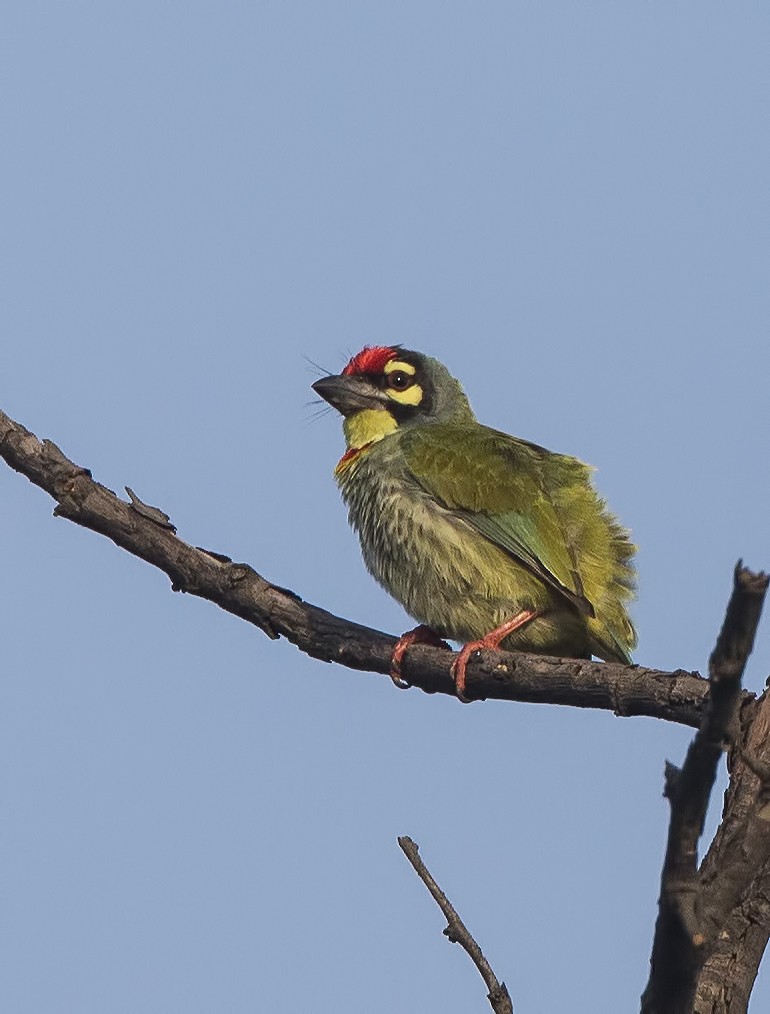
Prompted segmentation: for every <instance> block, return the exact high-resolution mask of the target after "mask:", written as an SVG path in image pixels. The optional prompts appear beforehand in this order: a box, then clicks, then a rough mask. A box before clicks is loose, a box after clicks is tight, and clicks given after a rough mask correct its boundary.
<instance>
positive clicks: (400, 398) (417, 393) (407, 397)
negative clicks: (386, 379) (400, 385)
mask: <svg viewBox="0 0 770 1014" xmlns="http://www.w3.org/2000/svg"><path fill="white" fill-rule="evenodd" d="M386 394H387V396H388V397H389V398H392V399H393V401H397V402H398V403H399V405H419V404H420V402H421V401H422V388H421V387H420V385H419V384H412V385H411V386H410V387H407V389H406V390H405V391H394V390H393V388H392V387H389V388H388V390H387V391H386Z"/></svg>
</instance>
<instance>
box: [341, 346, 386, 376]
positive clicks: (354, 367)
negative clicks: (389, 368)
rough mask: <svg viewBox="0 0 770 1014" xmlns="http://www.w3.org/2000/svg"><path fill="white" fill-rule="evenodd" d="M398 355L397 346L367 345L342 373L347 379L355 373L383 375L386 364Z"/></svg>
mask: <svg viewBox="0 0 770 1014" xmlns="http://www.w3.org/2000/svg"><path fill="white" fill-rule="evenodd" d="M397 353H398V346H397V345H366V346H365V347H364V348H362V349H361V351H360V352H359V353H358V355H355V356H353V358H352V359H351V360H350V362H349V363H348V365H347V366H346V367H345V369H344V370H343V371H342V373H343V375H344V376H346V377H349V376H351V375H353V374H355V373H382V371H383V370H384V369H385V364H386V363H389V362H390V360H391V359H395V357H396V354H397Z"/></svg>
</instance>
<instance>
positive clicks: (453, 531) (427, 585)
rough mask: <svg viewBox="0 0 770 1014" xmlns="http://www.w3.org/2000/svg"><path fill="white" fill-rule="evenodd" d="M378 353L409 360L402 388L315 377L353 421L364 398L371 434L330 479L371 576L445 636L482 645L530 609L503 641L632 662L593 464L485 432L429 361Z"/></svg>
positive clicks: (623, 559) (621, 573)
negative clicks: (352, 395)
mask: <svg viewBox="0 0 770 1014" xmlns="http://www.w3.org/2000/svg"><path fill="white" fill-rule="evenodd" d="M377 351H379V350H377ZM383 351H392V353H393V355H392V356H391V359H393V357H395V358H396V365H397V364H398V363H399V362H402V363H405V364H407V365H408V366H411V367H413V370H412V373H410V374H408V375H407V376H406V379H407V381H409V382H410V383H409V386H408V387H407V388H406V389H405V390H404V391H401V390H391V389H390V388H389V387H388V386H387V385H388V384H389V383H390V382H391V381H390V380H388V377H387V375H383V376H385V383H383V382H382V380H381V379H380V378H379V377H378V376H377V375H375V374H374V373H365V372H363V371H361V372H359V373H357V374H353V375H352V376H351V375H347V376H342V377H340V378H328V379H327V380H326V381H321V382H319V384H318V385H317V390H318V391H319V393H321V394H323V395H324V397H327V398H328V400H329V401H331V403H332V404H335V405H336V407H337V408H339V409H340V410H341V411H343V414H345V415H346V417H347V419H346V421H347V422H348V423H349V422H350V420H351V418H354V419H355V418H356V417H357V413H360V412H361V407H360V402H361V397H362V392H363V391H364V390H365V389H366V390H368V392H369V397H370V399H371V403H370V404H367V406H366V411H368V412H370V413H372V416H371V419H369V418H368V417H367V425H368V427H369V429H370V431H371V433H372V434H375V435H374V437H373V438H372V439H371V441H370V442H369V441H368V440H367V441H362V444H363V446H362V449H361V450H360V451H359V453H357V454H356V453H355V450H353V451H350V452H349V454H350V455H351V457H350V460H344V461H343V462H342V463H341V464H340V466H339V467H338V472H337V479H338V482H339V485H340V489H341V491H342V495H343V498H344V499H345V501H346V503H347V505H348V509H349V516H350V520H351V523H352V524H353V526H354V527H355V528H356V529H357V530H358V532H359V536H360V539H361V546H362V550H363V555H364V559H365V562H366V564H367V566H368V568H369V570H370V571H371V572H372V574H373V575H374V576H375V577H376V578H377V580H378V581H380V583H381V584H383V585H384V587H385V588H387V590H388V591H389V592H390V593H391V594H392V595H393V596H394V597H395V598H397V599H398V600H399V601H400V602H402V603H403V605H404V606H405V608H406V609H407V611H408V612H409V613H410V614H411V615H412V616H414V617H415V618H416V619H417V620H418V621H419V622H421V623H424V624H426V625H427V626H430V627H431V628H433V629H434V630H435V631H436V632H437V633H439V634H440V635H441V636H443V637H449V638H452V639H454V640H459V641H471V640H477V639H480V638H482V637H483V636H484V635H485V634H487V633H488V632H489V631H491V630H492V629H494V628H495V627H497V626H499V625H500V624H502V623H503V622H505V621H506V620H509V619H510V618H511V617H512V616H515V615H516V614H517V613H519V612H521V611H522V610H525V609H532V610H535V611H537V613H538V614H539V615H538V617H537V618H536V619H535V620H533V621H532V622H530V623H528V624H527V625H525V626H524V627H522V628H521V629H520V630H517V631H515V632H514V633H513V634H511V635H510V636H509V637H508V638H507V639H506V641H504V642H503V644H504V646H505V647H508V648H510V649H512V650H520V651H536V652H540V653H544V654H554V655H565V656H572V657H587V656H589V655H591V654H594V655H597V656H599V657H600V658H604V659H606V660H608V661H609V660H613V661H630V652H631V650H632V649H633V648H634V646H635V644H636V635H635V632H634V628H633V626H632V624H631V622H630V620H629V618H628V615H627V612H626V605H627V602H628V601H629V599H631V598H632V597H633V590H634V569H633V566H632V557H633V554H634V546H633V545H632V544H631V543H630V541H629V538H628V533H627V532H626V531H625V529H623V528H622V527H621V526H620V525H619V524H618V523H617V521H616V520H615V518H614V517H613V516H612V515H611V514H610V513H609V512H608V510H607V508H606V506H605V504H604V502H603V501H602V500H601V499H600V498H599V496H598V495H597V493H596V492H595V490H594V489H593V487H592V486H591V482H590V468H589V467H588V466H587V465H585V464H583V463H582V462H580V461H578V460H577V459H575V458H572V457H568V456H566V455H561V454H554V453H551V452H550V451H547V450H545V449H544V448H542V447H538V446H536V445H534V444H531V443H528V442H526V441H524V440H519V439H517V438H515V437H511V436H508V435H507V434H505V433H501V432H498V431H496V430H492V429H489V428H488V427H486V426H482V425H481V424H480V423H478V422H477V421H476V419H475V417H474V415H473V413H472V412H471V409H470V406H469V405H468V402H467V399H466V398H465V396H464V394H463V393H462V391H461V389H460V387H459V385H458V384H457V382H456V381H455V380H454V379H453V378H452V377H451V376H450V375H449V374H448V372H447V371H446V369H445V367H443V366H442V365H441V364H440V363H438V362H437V361H436V360H433V359H430V358H428V357H427V356H422V355H420V354H419V353H413V352H406V351H404V350H401V349H393V350H383ZM358 358H359V357H357V359H358ZM356 361H357V360H353V361H352V362H356ZM391 376H392V373H391ZM324 385H325V386H324ZM335 385H336V386H335ZM366 385H368V388H367V387H366ZM333 387H334V392H333V393H332V388H333ZM415 389H416V390H415ZM351 391H354V392H355V394H356V397H355V398H353V402H354V404H350V403H349V398H348V401H346V398H345V396H348V395H349V394H350V392H351ZM410 391H411V392H412V393H411V394H410V393H409V392H410ZM340 392H342V394H340ZM406 398H411V399H412V400H413V401H414V399H417V400H416V402H414V403H409V402H408V401H406ZM376 413H384V414H385V415H387V417H388V418H387V420H386V419H385V415H383V416H382V427H381V432H379V431H378V430H377V419H378V415H377V414H376ZM393 419H395V420H396V426H395V428H394V426H393ZM346 429H347V431H348V432H351V431H352V430H353V429H354V427H347V428H346ZM378 433H379V435H378ZM354 446H355V445H354Z"/></svg>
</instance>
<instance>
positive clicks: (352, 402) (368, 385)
mask: <svg viewBox="0 0 770 1014" xmlns="http://www.w3.org/2000/svg"><path fill="white" fill-rule="evenodd" d="M312 386H313V390H314V391H315V393H316V394H320V395H321V397H322V398H323V399H324V401H328V402H329V404H330V405H332V406H333V407H334V408H336V409H337V411H338V412H340V413H341V414H342V415H344V416H349V415H355V413H356V412H361V411H362V410H363V409H366V408H380V409H382V408H385V407H386V405H387V404H388V401H387V398H386V396H385V395H384V394H383V393H382V391H381V390H380V389H379V387H376V386H375V385H374V384H373V383H372V382H371V380H367V379H366V377H357V376H352V377H346V376H345V375H344V374H343V375H340V376H339V377H321V379H320V380H316V382H315V384H313V385H312Z"/></svg>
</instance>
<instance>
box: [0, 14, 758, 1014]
mask: <svg viewBox="0 0 770 1014" xmlns="http://www.w3.org/2000/svg"><path fill="white" fill-rule="evenodd" d="M2 19H3V27H2V32H0V50H1V52H0V56H1V58H2V66H3V86H2V118H3V149H4V155H3V160H2V166H1V167H0V176H1V177H2V186H1V187H0V193H1V194H2V203H3V221H4V226H3V243H2V246H3V272H2V273H3V290H4V291H3V296H2V301H1V306H0V313H1V314H2V334H3V348H4V355H3V363H2V371H1V372H0V407H2V408H3V409H4V410H5V411H6V412H8V413H9V414H10V415H11V416H12V417H14V418H17V419H19V420H20V421H21V422H23V423H24V424H25V425H26V426H28V427H29V428H30V429H32V430H33V431H35V432H36V433H37V434H38V435H39V436H41V437H49V438H51V439H53V440H55V441H56V442H57V443H58V444H59V445H60V446H61V447H62V448H63V449H64V451H65V452H66V453H67V454H69V455H70V456H71V457H72V458H74V460H76V461H77V462H78V463H80V464H82V465H84V466H87V467H89V468H91V469H92V471H93V473H94V476H95V477H96V478H97V479H98V480H100V481H101V482H103V483H105V484H106V485H107V486H109V487H110V488H112V489H115V490H116V491H120V490H122V488H123V486H124V485H126V484H128V485H130V486H131V487H132V488H133V489H134V490H135V491H136V492H137V494H138V495H139V496H140V497H142V498H143V499H144V500H146V501H148V502H150V503H153V504H157V505H159V506H161V507H162V508H163V509H164V510H166V511H167V512H168V513H169V514H170V515H171V516H172V518H173V520H174V521H175V523H176V524H177V526H178V528H179V534H180V535H181V536H182V537H183V538H184V539H186V540H188V541H190V542H192V543H194V544H196V545H201V546H205V547H207V548H211V549H215V550H217V551H219V552H223V553H227V554H228V555H230V556H232V557H233V558H235V559H238V560H244V561H248V562H249V563H251V564H252V565H254V566H255V567H256V568H257V569H258V570H259V571H260V572H261V573H263V574H264V575H265V576H266V577H267V578H269V579H271V580H274V581H276V582H278V583H280V584H282V585H285V586H288V587H290V588H293V589H294V590H295V591H297V592H298V593H299V594H301V595H302V596H303V597H304V598H307V599H309V600H310V601H314V602H317V603H319V604H322V605H324V606H325V607H326V608H329V609H331V610H333V611H335V612H338V613H340V614H341V615H344V616H348V617H350V618H352V619H355V620H357V621H360V622H363V623H368V624H371V625H373V626H377V627H379V628H381V629H385V630H389V631H392V632H393V633H400V632H401V631H403V630H404V629H407V628H408V627H409V626H411V622H410V620H409V618H408V617H406V616H405V615H404V613H403V612H402V610H401V609H400V608H399V607H398V606H397V605H396V603H394V602H392V601H391V600H390V599H389V598H388V597H387V596H386V594H385V593H384V592H382V591H381V590H380V589H379V588H377V587H376V585H374V583H373V582H372V580H371V579H370V578H369V576H368V575H367V574H366V572H365V570H364V567H363V564H362V563H361V560H360V556H359V552H358V547H357V543H356V540H355V538H354V536H353V535H352V533H351V532H350V531H349V530H348V528H347V524H346V520H345V513H344V510H343V507H342V505H341V503H340V502H339V498H338V494H337V491H336V489H335V487H334V483H333V481H332V477H331V472H332V469H333V466H334V463H335V461H336V460H337V457H338V456H339V454H340V452H341V448H342V438H341V434H340V431H339V426H338V421H337V419H336V418H335V417H332V416H329V417H326V418H322V419H319V420H315V421H313V420H312V419H311V416H312V409H311V408H309V407H308V406H307V403H308V402H309V401H310V400H311V398H312V392H311V391H310V390H309V385H310V383H311V382H312V381H313V379H314V378H315V375H316V374H315V373H314V371H313V370H312V369H310V368H309V367H308V364H307V362H306V359H305V357H310V358H311V359H313V360H315V361H316V362H319V363H321V364H322V365H323V366H324V367H326V368H327V369H329V370H331V371H336V370H338V369H339V368H340V367H341V365H342V364H343V363H344V361H345V360H346V359H347V357H348V356H349V354H351V353H352V352H355V351H357V350H358V349H359V348H360V347H361V346H362V345H363V344H365V343H391V342H403V343H404V344H405V345H407V346H408V347H411V348H416V349H419V350H421V351H424V352H428V353H430V354H432V355H435V356H436V357H438V358H440V359H441V360H442V361H444V362H446V363H447V364H448V365H449V367H450V368H451V370H452V371H453V372H454V373H455V375H457V376H458V377H459V378H461V380H462V382H463V384H464V385H465V388H466V390H467V392H468V394H469V396H470V398H471V401H472V403H473V405H474V408H475V409H476V412H477V414H478V415H479V417H480V418H481V419H482V420H483V421H484V422H486V423H488V424H490V425H493V426H496V427H498V428H500V429H504V430H506V431H508V432H511V433H515V434H517V435H520V436H523V437H526V438H528V439H532V440H535V441H537V442H538V443H540V444H544V445H545V446H548V447H551V448H553V449H554V450H559V451H564V452H569V453H573V454H575V455H577V456H579V457H581V458H583V459H585V460H587V461H589V462H591V463H592V464H594V465H596V466H597V467H598V472H597V476H596V482H597V485H598V486H599V488H600V489H601V490H602V492H603V493H604V494H605V495H606V496H607V498H608V499H609V501H610V503H611V505H612V506H613V508H614V509H615V510H616V511H617V513H618V514H619V515H620V517H621V518H622V519H623V521H624V522H625V523H626V524H628V525H629V526H630V527H631V528H632V529H633V531H634V536H635V539H636V541H637V542H638V543H639V546H640V552H639V574H640V594H639V600H638V602H637V604H636V606H635V609H634V617H635V620H636V622H637V625H638V627H639V631H640V644H639V649H638V652H637V660H638V661H640V662H642V663H644V664H647V665H651V666H657V667H660V668H676V667H679V666H681V667H683V668H688V669H689V668H701V669H702V668H703V667H704V666H705V663H706V660H707V657H708V654H709V652H710V651H711V648H712V646H713V643H714V640H715V636H716V633H717V630H718V627H719V624H720V622H721V619H722V615H723V610H724V605H725V603H726V601H727V597H728V594H729V589H730V579H731V571H732V567H733V565H734V563H735V560H736V559H737V558H738V557H739V556H742V557H743V558H744V560H745V561H746V563H747V564H748V565H750V566H753V567H755V568H761V567H765V568H767V567H768V566H769V565H770V544H769V542H768V522H767V503H768V499H770V477H769V475H768V469H767V459H768V422H767V405H768V394H767V383H768V381H767V378H768V374H769V373H770V354H769V353H768V321H769V320H770V305H769V303H770V298H769V297H768V286H767V275H768V266H769V264H770V230H769V228H768V227H769V225H770V221H769V216H768V210H769V209H768V205H769V203H770V197H769V190H768V185H767V181H768V179H770V132H768V129H767V108H768V86H770V62H769V61H768V59H767V44H768V35H769V33H770V14H769V13H768V11H767V10H766V8H764V7H762V6H761V5H758V4H735V5H729V6H728V5H724V4H716V3H701V4H692V3H684V4H678V5H666V4H660V3H645V4H641V3H637V4H633V3H629V4H610V3H592V4H590V5H589V4H582V3H577V4H576V3H538V4H534V3H532V4H523V3H507V4H502V3H482V4H469V3H468V4H461V3H454V2H449V3H423V2H417V3H410V4H400V3H387V4H385V3H361V4H350V3H348V4H343V3H318V4H307V3H281V4H278V3H235V2H223V3H218V4H213V3H212V4H201V3H195V2H191V3H184V4H182V3H160V4H159V3H153V4H150V3H144V2H137V3H132V4H130V5H129V4H117V3H109V2H104V3H94V2H81V3H75V2H72V3H52V2H30V3H23V4H14V5H6V7H5V9H4V12H3V15H2ZM51 511H52V502H51V501H50V500H49V499H48V498H47V497H46V496H45V494H43V493H42V492H41V491H39V490H37V489H35V488H34V487H32V486H31V485H30V484H28V483H27V482H26V480H24V479H22V478H21V477H19V476H17V475H15V474H14V473H12V472H10V470H8V469H7V468H5V467H3V468H0V520H1V522H2V523H1V524H0V563H1V564H2V573H3V580H2V582H0V607H1V609H2V617H3V663H4V664H3V676H2V696H3V705H2V708H1V709H0V772H2V774H0V792H1V796H0V799H1V801H2V811H3V813H4V815H5V818H6V819H5V821H4V830H3V835H2V837H3V847H2V852H3V861H2V864H1V865H2V870H1V871H0V884H1V890H2V897H3V906H2V907H3V917H2V920H0V932H2V936H3V939H2V941H0V953H2V954H3V965H4V970H3V974H2V976H0V1007H2V1009H3V1010H8V1011H14V1012H18V1014H26V1012H34V1014H38V1012H41V1011H57V1012H77V1014H90V1012H94V1014H96V1012H103V1011H127V1012H128V1011H132V1012H133V1011H142V1012H158V1014H160V1012H168V1011H172V1010H179V1011H185V1012H207V1011H215V1010H216V1011H228V1012H240V1011H244V1012H246V1011H254V1010H271V1011H281V1012H289V1014H294V1012H305V1011H310V1010H312V1011H318V1012H326V1011H328V1012H331V1011H334V1012H348V1011H350V1012H354V1011H355V1012H359V1011H361V1010H366V1011H367V1014H379V1012H383V1014H384V1012H391V1011H393V1010H402V1011H415V1012H416V1011H426V1010H434V1009H441V1010H443V1011H446V1012H448V1014H454V1012H458V1014H459V1012H466V1011H469V1010H479V1011H481V1010H484V1009H485V1004H486V1001H485V999H484V991H483V985H482V983H481V980H480V979H479V977H478V975H477V973H476V971H475V969H473V967H472V966H471V964H470V962H469V961H468V959H467V957H466V956H465V955H464V954H463V953H462V952H461V951H460V950H459V949H458V948H454V947H452V946H450V945H449V944H448V943H447V942H446V940H445V938H443V937H442V935H441V929H442V927H443V922H442V919H441V917H440V914H439V912H438V910H437V909H436V908H435V905H434V904H433V902H432V901H431V900H430V898H429V897H428V895H427V893H426V892H425V890H424V888H423V887H422V885H420V884H419V882H418V881H417V880H416V878H415V876H414V874H413V873H412V871H411V869H410V868H409V866H408V865H407V864H406V862H405V860H404V858H403V857H402V855H401V853H400V851H399V849H398V847H397V845H396V836H397V835H400V834H408V835H411V836H412V837H413V838H415V839H416V840H417V841H418V842H419V843H420V845H421V847H422V853H423V855H424V858H425V859H426V861H427V862H428V864H429V865H430V867H431V868H432V870H433V872H434V874H435V876H436V877H437V878H438V880H439V881H440V883H441V884H442V886H443V887H444V889H445V890H446V891H447V893H448V894H449V895H450V897H451V898H452V900H453V901H454V903H455V904H456V906H457V908H458V910H459V911H460V913H461V915H462V916H463V917H464V918H465V920H466V922H467V924H468V925H469V927H470V929H471V930H472V931H473V932H474V933H475V934H476V936H477V938H478V939H479V942H480V943H481V944H482V946H483V947H484V949H485V950H486V952H487V954H488V956H489V958H490V960H491V962H492V964H493V965H494V967H495V969H496V971H497V973H498V975H499V976H500V977H501V978H504V979H505V981H506V982H507V984H508V986H509V989H510V992H511V995H512V997H513V1000H514V1004H515V1008H516V1011H517V1014H525V1012H526V1014H535V1012H538V1014H539V1012H543V1014H545V1012H549V1014H552V1012H559V1011H572V1010H588V1009H589V1008H590V1009H591V1010H592V1011H595V1012H597V1014H603V1012H607V1014H611V1012H612V1014H614V1012H616V1011H618V1010H633V1009H634V1008H635V1004H636V1003H637V998H638V996H639V994H640V992H641V990H642V988H643V986H644V983H645V980H646V973H647V963H648V957H649V949H650V942H651V939H652V930H653V922H654V916H655V907H656V898H657V890H658V878H659V871H660V862H661V857H662V853H663V847H664V840H665V831H666V826H667V817H668V814H667V809H666V805H665V801H664V800H663V799H662V798H661V788H662V772H663V764H664V761H665V759H666V758H669V759H671V760H672V761H675V762H676V761H680V760H681V758H682V757H683V754H684V750H685V748H686V744H687V742H688V740H689V733H688V732H687V731H686V730H681V729H678V728H674V727H669V726H667V725H664V724H663V723H659V722H653V721H651V720H645V719H633V720H625V719H624V720H621V719H617V718H614V717H613V716H610V715H606V714H591V713H582V712H579V711H571V710H567V709H557V708H545V707H535V706H525V705H511V704H502V703H487V704H477V705H473V706H470V707H464V706H462V705H460V704H459V703H457V702H455V701H452V700H449V699H436V698H433V697H428V696H426V695H424V694H421V693H420V692H418V691H412V692H411V693H398V692H396V691H395V690H394V689H393V688H392V686H391V685H390V683H389V681H388V680H387V679H386V678H385V679H383V678H380V677H376V676H372V675H366V674H359V673H351V672H348V671H345V670H343V669H340V668H337V667H332V666H328V665H324V664H322V663H320V662H316V661H313V660H311V659H307V658H305V657H303V656H300V655H299V654H298V653H297V652H296V650H295V649H293V648H292V647H291V646H290V645H288V644H286V643H285V642H278V643H274V642H271V641H269V640H267V638H265V637H264V636H263V635H262V634H261V633H259V632H258V631H256V630H254V629H251V628H249V627H247V626H246V625H245V624H244V623H241V622H239V621H237V620H236V619H235V618H233V617H231V616H228V615H225V614H224V613H221V612H219V611H217V610H216V609H215V608H214V607H213V606H211V605H209V604H207V603H203V602H200V601H197V600H195V599H192V598H189V597H185V596H181V595H173V594H172V593H171V591H170V589H169V586H168V581H167V580H166V579H165V578H164V577H163V576H162V575H159V574H158V573H157V572H154V571H153V570H152V569H151V568H149V567H148V566H146V565H144V564H142V563H140V562H139V561H137V560H135V559H133V558H131V557H129V556H128V555H126V554H125V553H123V552H121V551H120V550H118V549H117V548H116V547H115V546H113V545H112V544H111V543H109V542H107V541H106V540H104V539H100V538H99V537H98V536H96V535H94V534H92V533H89V532H85V531H82V530H80V529H78V528H77V527H75V526H73V525H71V524H69V523H67V522H65V521H63V520H57V519H54V518H52V516H51ZM769 630H770V625H768V623H767V622H765V624H764V626H763V627H762V628H761V630H760V635H759V638H758V642H757V647H756V651H755V656H754V658H753V660H752V663H751V665H750V669H749V672H748V675H747V684H748V685H749V686H750V687H751V688H753V689H760V688H761V687H762V686H763V684H764V679H765V676H766V675H767V672H768V657H769V656H770V633H769ZM718 802H719V801H718V800H717V804H718ZM712 826H713V825H712ZM769 1002H770V979H768V976H767V974H765V976H764V978H760V983H759V985H758V988H757V991H756V995H755V1000H754V1008H753V1009H755V1010H757V1011H759V1010H763V1009H766V1008H767V1005H768V1003H769Z"/></svg>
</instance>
